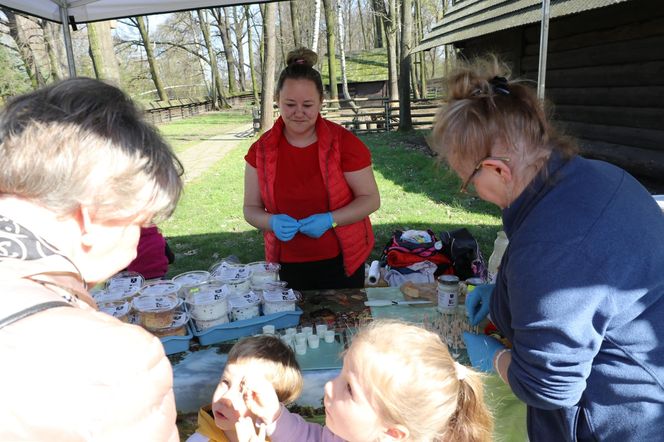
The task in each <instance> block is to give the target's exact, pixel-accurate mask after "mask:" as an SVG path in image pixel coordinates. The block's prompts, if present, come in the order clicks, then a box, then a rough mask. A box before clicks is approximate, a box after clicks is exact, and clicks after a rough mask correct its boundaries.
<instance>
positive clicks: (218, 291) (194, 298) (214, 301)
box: [185, 281, 230, 321]
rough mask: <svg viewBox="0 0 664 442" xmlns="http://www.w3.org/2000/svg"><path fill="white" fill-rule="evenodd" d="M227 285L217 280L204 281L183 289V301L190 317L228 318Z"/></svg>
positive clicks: (211, 319) (206, 318) (206, 319)
mask: <svg viewBox="0 0 664 442" xmlns="http://www.w3.org/2000/svg"><path fill="white" fill-rule="evenodd" d="M229 293H230V292H229V290H228V287H227V286H225V285H223V284H222V283H221V282H219V281H206V282H203V283H200V284H198V285H195V286H193V287H189V288H186V289H185V303H186V304H187V308H188V310H189V314H190V315H191V317H192V318H194V319H197V320H200V321H214V320H216V319H219V318H221V317H222V316H226V317H227V318H228V296H229Z"/></svg>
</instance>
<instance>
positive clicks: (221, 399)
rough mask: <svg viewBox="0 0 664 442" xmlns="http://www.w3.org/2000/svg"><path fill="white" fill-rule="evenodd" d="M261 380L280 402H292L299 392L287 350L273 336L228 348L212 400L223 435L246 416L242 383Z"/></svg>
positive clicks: (299, 380)
mask: <svg viewBox="0 0 664 442" xmlns="http://www.w3.org/2000/svg"><path fill="white" fill-rule="evenodd" d="M248 377H261V378H264V379H266V380H267V381H268V382H270V383H271V384H272V386H273V387H274V390H275V391H276V393H277V397H278V398H279V401H280V402H282V403H289V402H292V401H294V400H295V399H296V398H297V397H298V396H299V395H300V392H301V391H302V373H301V372H300V367H299V365H298V364H297V361H296V360H295V354H294V353H293V351H292V350H291V348H290V347H289V346H287V345H286V344H284V343H283V342H281V340H280V339H279V338H277V337H275V336H267V335H265V336H252V337H249V338H244V339H242V340H240V341H239V342H238V343H237V344H235V345H234V346H233V348H231V351H230V352H229V354H228V361H227V362H226V367H225V368H224V373H223V374H222V375H221V380H220V381H219V385H218V386H217V389H216V391H215V392H214V397H213V399H212V412H213V415H214V422H215V424H216V425H217V426H218V427H219V428H221V429H222V430H224V431H229V430H230V431H235V430H234V425H235V423H236V422H237V420H238V419H239V418H240V417H242V416H247V415H248V410H247V406H246V404H245V402H244V399H243V396H242V391H241V390H242V388H241V387H242V386H241V385H240V384H241V383H242V380H243V379H244V378H248Z"/></svg>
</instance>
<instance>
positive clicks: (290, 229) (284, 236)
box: [270, 214, 300, 241]
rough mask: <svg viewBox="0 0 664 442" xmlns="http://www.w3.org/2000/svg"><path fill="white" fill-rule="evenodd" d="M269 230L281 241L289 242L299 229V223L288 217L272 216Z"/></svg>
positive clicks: (282, 215)
mask: <svg viewBox="0 0 664 442" xmlns="http://www.w3.org/2000/svg"><path fill="white" fill-rule="evenodd" d="M270 228H271V229H272V231H273V232H274V234H275V235H277V238H279V239H280V240H281V241H290V240H291V239H293V237H294V236H295V234H296V233H297V231H298V229H299V228H300V223H299V222H298V221H297V220H296V219H295V218H293V217H291V216H288V215H284V214H279V215H272V216H271V217H270Z"/></svg>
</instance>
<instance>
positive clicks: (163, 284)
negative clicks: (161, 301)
mask: <svg viewBox="0 0 664 442" xmlns="http://www.w3.org/2000/svg"><path fill="white" fill-rule="evenodd" d="M178 290H180V284H178V283H177V282H173V281H155V282H150V283H148V284H145V285H144V286H143V287H142V288H141V295H142V296H143V295H150V296H157V295H170V294H175V293H177V292H178Z"/></svg>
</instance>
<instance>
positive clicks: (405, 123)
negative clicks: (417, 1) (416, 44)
mask: <svg viewBox="0 0 664 442" xmlns="http://www.w3.org/2000/svg"><path fill="white" fill-rule="evenodd" d="M412 41H413V1H412V0H402V3H401V63H400V65H401V66H400V67H401V69H400V70H401V72H400V75H399V97H401V100H400V101H399V130H400V131H408V130H413V119H412V117H411V114H410V80H411V79H410V71H411V63H410V61H411V57H410V50H411V48H412Z"/></svg>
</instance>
